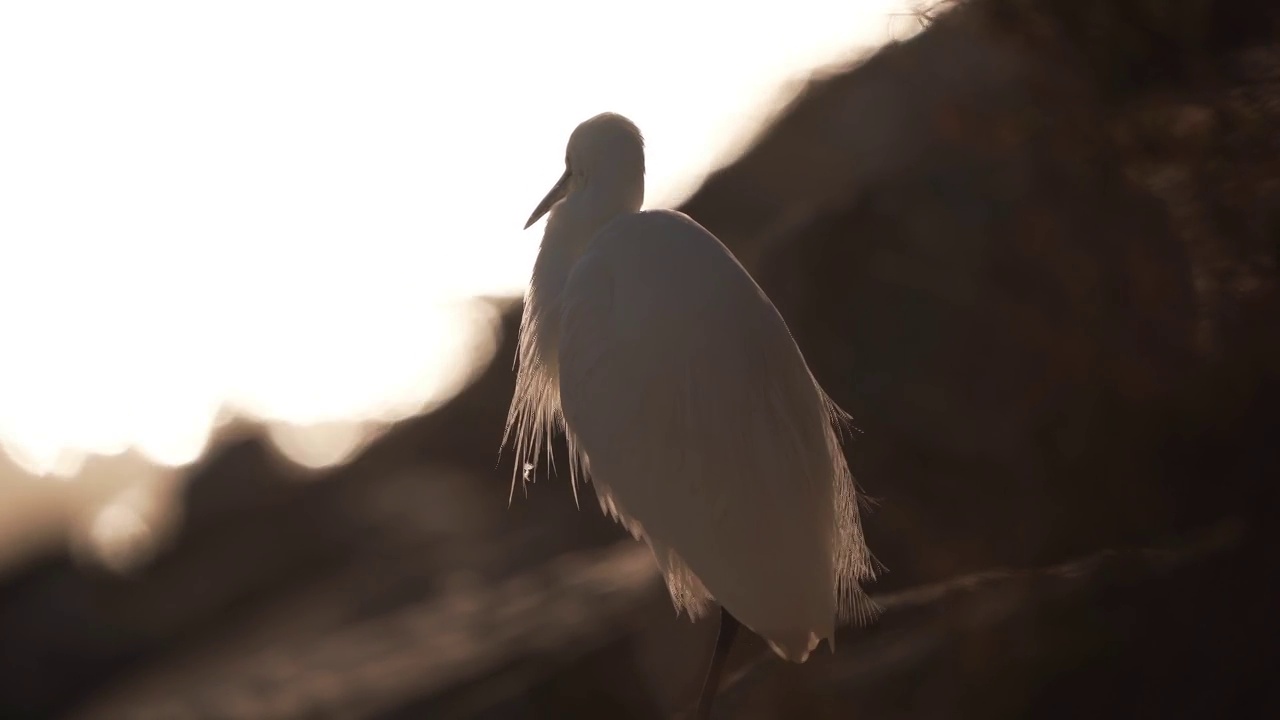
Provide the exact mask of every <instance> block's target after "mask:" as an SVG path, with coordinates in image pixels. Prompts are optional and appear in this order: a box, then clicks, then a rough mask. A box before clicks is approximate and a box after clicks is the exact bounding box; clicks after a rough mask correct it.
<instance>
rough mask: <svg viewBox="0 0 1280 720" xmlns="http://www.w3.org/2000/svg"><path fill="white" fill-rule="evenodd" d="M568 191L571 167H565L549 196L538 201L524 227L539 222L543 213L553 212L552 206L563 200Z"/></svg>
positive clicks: (526, 228) (527, 227) (526, 227)
mask: <svg viewBox="0 0 1280 720" xmlns="http://www.w3.org/2000/svg"><path fill="white" fill-rule="evenodd" d="M568 193H569V168H565V170H564V174H563V175H561V176H560V179H559V180H557V181H556V184H555V186H554V187H552V188H551V192H549V193H547V196H546V197H544V198H542V202H540V203H538V207H537V208H535V209H534V211H533V214H532V215H530V216H529V222H527V223H525V224H524V229H525V230H528V229H529V226H530V225H533V224H534V223H536V222H538V220H541V219H542V216H543V215H546V214H547V213H548V212H551V208H552V207H553V206H554V205H555V204H556V203H558V202H560V201H561V200H563V199H564V196H565V195H567V194H568Z"/></svg>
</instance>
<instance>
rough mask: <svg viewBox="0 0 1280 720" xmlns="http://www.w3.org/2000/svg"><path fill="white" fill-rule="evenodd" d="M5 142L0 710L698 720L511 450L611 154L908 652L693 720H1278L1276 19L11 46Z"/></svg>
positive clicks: (1, 120)
mask: <svg viewBox="0 0 1280 720" xmlns="http://www.w3.org/2000/svg"><path fill="white" fill-rule="evenodd" d="M0 98H3V102H2V103H0V248H3V256H0V718H6V719H7V718H64V717H65V718H84V719H90V718H93V719H97V718H104V719H105V718H121V719H126V718H128V719H131V718H157V719H162V718H245V719H249V718H252V719H257V718H320V717H323V718H371V719H372V718H377V719H379V720H381V719H384V718H385V719H390V718H566V717H610V718H614V717H616V718H668V717H671V716H672V715H673V714H674V713H677V712H680V711H682V710H683V709H684V708H685V706H686V704H687V703H688V702H690V701H691V700H692V698H693V696H694V694H695V693H696V690H697V688H698V685H699V684H700V682H701V679H702V678H701V673H702V670H703V667H704V664H705V662H706V660H707V658H708V657H709V653H710V649H711V642H712V638H713V636H714V632H715V623H714V622H699V623H696V624H691V623H689V622H688V621H687V619H685V618H677V617H675V614H674V612H673V610H672V608H671V605H670V602H669V600H668V599H667V598H666V595H665V590H664V588H663V586H662V584H661V582H660V581H659V579H658V578H657V576H656V573H655V571H654V569H653V567H652V561H651V558H650V557H649V555H648V553H647V551H646V550H645V549H644V548H643V546H640V545H638V544H637V543H634V542H633V541H631V540H630V539H629V538H628V537H627V536H626V535H625V533H624V532H623V531H622V530H621V529H620V528H618V527H616V526H614V525H613V524H612V523H611V522H609V521H608V520H606V519H605V518H604V517H603V516H601V515H600V513H598V512H596V510H595V507H594V504H593V503H590V502H586V503H584V508H583V510H582V511H578V510H577V509H576V508H575V506H574V503H573V501H572V496H571V494H570V492H569V488H568V487H566V485H567V478H562V477H551V478H543V479H542V480H543V481H542V482H539V483H536V484H533V485H531V486H529V487H528V488H527V491H526V492H523V493H521V492H517V493H516V495H515V498H514V500H513V502H511V504H510V506H508V493H509V491H510V488H511V485H510V483H511V478H512V467H511V459H510V457H509V456H503V457H501V458H499V454H498V445H499V442H500V439H501V436H502V426H503V421H504V419H505V414H506V408H507V404H508V403H509V401H510V396H511V390H512V386H513V382H514V373H513V371H512V368H511V362H512V359H513V357H514V340H515V338H514V336H515V332H516V329H517V326H518V317H519V303H520V296H521V293H522V292H523V289H524V285H525V283H526V281H527V278H528V274H529V271H530V269H531V265H532V261H533V257H534V255H535V253H536V251H537V242H538V233H539V232H540V226H539V227H535V228H534V229H531V230H529V231H528V232H525V233H521V231H520V227H521V225H523V222H524V220H525V218H527V216H528V213H529V212H530V211H531V210H532V208H533V205H535V204H536V203H537V201H538V200H539V199H540V198H541V197H542V195H543V194H544V193H545V192H546V190H547V188H549V187H550V185H551V184H552V183H553V182H554V181H555V179H556V178H557V177H558V176H559V174H560V172H561V171H562V169H563V153H564V144H565V142H566V140H567V138H568V134H569V132H570V131H571V130H572V129H573V127H574V126H575V125H576V124H577V123H578V122H580V121H581V120H583V119H585V118H587V117H589V116H591V115H593V114H595V113H597V112H600V111H603V110H614V111H617V112H621V113H623V114H626V115H628V116H629V117H631V118H632V119H633V120H635V121H636V123H637V124H638V125H639V126H640V128H641V129H642V130H643V131H644V133H645V136H646V140H647V143H648V196H647V198H646V205H647V206H649V207H677V208H679V209H681V210H683V211H684V212H687V213H689V214H690V215H691V216H693V217H694V218H695V219H697V220H698V221H700V222H701V223H703V224H704V225H706V226H707V227H708V228H709V229H711V230H712V231H713V232H715V233H716V234H717V235H718V236H719V237H720V238H721V239H722V240H723V241H724V242H725V243H726V245H728V246H729V247H730V249H731V250H733V252H734V253H735V254H736V255H737V256H738V257H739V259H740V260H741V261H742V262H743V263H744V265H745V266H746V267H747V268H748V269H749V270H750V271H751V272H752V274H753V275H754V276H755V277H756V279H757V281H758V282H760V284H761V285H762V286H763V287H764V288H765V290H766V291H767V292H768V293H769V294H770V295H771V297H772V298H773V299H774V301H775V303H776V304H777V305H778V307H779V309H780V310H781V311H782V313H783V315H784V317H786V319H787V321H788V323H789V325H790V326H791V329H792V331H793V334H794V335H795V336H796V339H797V341H798V342H799V344H800V345H801V347H802V349H803V350H804V352H805V354H806V357H807V358H808V359H809V362H810V365H811V366H812V368H813V370H814V372H815V374H816V375H817V376H818V378H819V380H820V381H821V382H822V384H823V385H824V386H825V387H826V388H827V390H828V391H829V392H830V393H831V395H832V396H833V397H834V399H835V400H836V401H837V402H838V403H839V404H841V405H842V406H843V407H844V408H846V409H847V410H848V411H849V412H850V413H851V414H852V415H853V417H854V422H855V424H856V425H857V426H858V428H859V429H860V430H861V432H860V433H859V434H858V435H857V436H856V437H855V439H854V441H853V442H852V443H851V444H850V446H849V448H848V454H849V457H850V461H851V464H852V466H853V468H854V471H855V475H856V476H857V477H858V480H859V482H860V483H861V484H862V485H863V486H864V487H865V488H866V490H867V492H868V494H869V495H870V496H871V497H872V498H873V499H874V502H875V507H874V509H873V511H872V512H871V513H870V514H869V515H868V516H867V517H866V518H865V523H866V526H867V528H866V529H867V533H868V536H869V542H870V544H871V546H872V549H873V551H874V552H875V553H876V554H877V556H878V557H879V559H880V560H881V561H882V562H883V563H884V564H885V565H886V568H887V569H886V572H885V573H884V574H883V576H882V577H881V579H880V580H879V582H878V583H877V584H876V586H875V587H874V588H872V592H873V593H874V594H876V595H877V597H879V598H880V599H881V601H882V603H883V604H884V606H885V608H886V614H885V616H884V618H883V619H882V621H881V622H880V623H878V624H877V625H876V626H874V627H871V628H864V629H853V628H851V629H846V630H843V631H842V632H841V635H840V640H839V643H838V650H839V651H838V652H837V653H836V654H834V655H832V654H828V653H825V652H820V653H818V654H816V655H815V657H814V658H813V659H811V660H810V662H808V663H806V664H805V665H802V666H791V665H785V664H783V663H781V662H778V661H776V660H773V659H771V658H770V657H769V656H768V655H767V651H766V650H765V649H764V647H763V644H762V643H760V642H759V641H757V640H754V639H752V640H750V641H747V642H743V643H742V644H741V646H740V647H738V648H737V649H736V650H735V651H734V654H733V657H732V659H731V663H730V666H731V673H730V678H729V682H728V686H727V687H726V688H725V690H724V693H723V696H722V698H721V705H720V707H719V709H718V710H719V713H720V715H721V716H722V717H734V718H782V717H814V718H844V717H851V716H856V717H867V718H949V717H1078V716H1081V715H1085V714H1089V715H1091V716H1095V715H1102V716H1108V717H1109V716H1112V715H1115V716H1117V717H1132V716H1134V715H1138V714H1140V715H1143V716H1155V717H1203V716H1209V715H1212V716H1214V717H1220V716H1224V715H1225V716H1231V717H1236V716H1240V717H1265V716H1273V715H1274V714H1275V713H1276V712H1277V711H1280V698H1278V697H1277V695H1278V694H1280V691H1277V690H1274V689H1272V686H1273V683H1272V682H1271V680H1272V678H1273V676H1274V672H1273V669H1274V668H1276V667H1280V663H1278V662H1277V661H1280V653H1278V652H1277V647H1280V645H1278V643H1280V620H1278V619H1277V618H1276V617H1275V615H1276V614H1275V612H1274V608H1275V603H1276V598H1277V595H1276V591H1277V589H1278V586H1280V582H1278V581H1280V574H1278V573H1277V559H1276V556H1275V555H1276V553H1275V550H1274V548H1275V540H1276V538H1275V537H1274V535H1275V531H1274V529H1273V526H1274V525H1275V523H1274V513H1275V511H1276V509H1277V507H1276V493H1275V492H1274V490H1273V487H1274V485H1275V482H1276V480H1277V470H1278V469H1280V462H1278V461H1280V446H1277V444H1276V440H1277V439H1278V438H1277V437H1276V436H1277V433H1276V427H1277V425H1276V421H1275V420H1273V415H1274V412H1273V411H1272V407H1274V405H1273V402H1274V400H1275V399H1276V394H1277V393H1276V387H1277V386H1276V381H1277V371H1278V370H1280V336H1278V335H1277V333H1276V331H1275V328H1276V321H1277V319H1280V315H1278V314H1277V310H1278V309H1280V308H1278V306H1277V302H1278V298H1277V295H1276V287H1277V285H1276V283H1277V279H1278V269H1277V265H1276V262H1277V255H1278V254H1280V21H1278V16H1277V11H1276V9H1274V8H1273V7H1272V3H1270V2H1265V1H1263V0H1170V1H1169V2H1161V3H1155V2H1147V1H1146V0H1107V1H1104V0H1070V1H1068V0H962V1H961V2H949V1H946V0H944V1H943V2H931V3H924V4H921V3H918V2H912V1H911V0H883V1H881V0H866V1H863V2H849V1H847V0H846V1H845V2H824V1H822V0H793V1H792V2H789V3H786V4H785V5H778V6H770V7H768V8H764V7H761V8H759V9H752V8H750V7H748V6H744V5H741V4H731V3H728V2H712V1H710V0H708V1H705V2H693V1H689V2H684V3H677V2H666V1H665V0H653V1H651V2H646V3H642V4H638V5H637V4H624V5H619V6H618V7H617V8H614V7H612V6H610V5H607V4H605V5H602V4H600V3H587V2H570V1H569V0H558V1H557V0H548V1H547V2H542V3H537V4H534V5H527V6H518V5H515V4H509V5H500V4H493V5H487V4H486V5H481V4H471V5H467V4H456V5H453V6H434V5H432V4H430V3H408V2H387V3H378V4H368V3H366V4H356V3H336V2H314V1H313V2H285V1H279V2H252V3H251V2H222V3H217V4H193V3H187V4H179V3H162V2H117V3H89V2H80V3H77V2H67V3H17V2H15V3H9V4H5V5H3V6H0ZM557 451H558V452H559V453H560V454H561V457H562V456H563V448H557Z"/></svg>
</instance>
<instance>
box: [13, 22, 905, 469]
mask: <svg viewBox="0 0 1280 720" xmlns="http://www.w3.org/2000/svg"><path fill="white" fill-rule="evenodd" d="M908 4H910V3H909V2H904V0H830V1H824V0H790V2H788V3H786V4H785V8H784V9H781V10H780V9H771V10H768V11H765V10H763V9H759V10H755V9H751V7H752V6H751V5H749V4H743V3H740V2H729V1H723V2H722V1H719V0H717V1H710V0H706V1H701V2H700V1H698V0H653V1H650V2H644V3H601V2H598V0H595V1H587V2H571V1H569V0H541V1H540V2H536V3H520V2H501V3H480V2H472V3H466V2H462V3H458V2H454V3H440V2H427V1H425V0H417V1H415V2H390V1H387V2H354V1H350V2H324V1H322V0H294V1H288V2H285V1H278V0H277V1H272V0H248V1H240V0H221V1H220V2H202V3H196V2H174V1H173V0H156V1H152V2H136V1H129V0H114V1H113V2H101V0H89V1H85V2H60V1H57V0H10V1H9V2H4V3H2V4H0V98H3V110H0V248H2V249H3V255H2V256H0V348H3V354H2V355H0V357H2V358H3V359H2V360H0V441H3V442H4V443H5V445H6V446H7V448H8V450H9V453H10V454H11V455H13V456H15V457H16V458H17V459H18V461H19V462H21V463H22V464H24V465H25V466H27V467H28V468H29V469H32V470H35V471H45V470H49V469H50V468H54V467H55V466H57V464H58V462H59V457H60V455H62V454H64V453H65V452H66V451H68V450H80V451H90V452H114V451H119V450H121V449H123V448H125V447H129V446H133V447H136V448H137V449H138V450H139V451H140V452H142V453H143V454H144V455H146V456H148V457H151V458H152V459H155V460H159V461H162V462H166V463H182V462H186V461H188V460H190V459H192V458H194V457H195V456H196V455H197V454H198V453H199V452H200V450H201V449H202V447H203V444H204V442H205V440H206V438H207V435H208V433H209V431H210V428H211V427H212V424H213V422H214V419H215V416H216V415H217V413H218V412H219V408H222V407H228V408H231V409H233V410H234V411H237V412H242V413H247V414H251V415H253V416H255V417H259V418H262V419H266V420H283V421H288V422H292V423H302V424H312V423H321V422H331V421H349V420H353V419H360V418H369V417H373V418H379V419H394V418H397V417H400V416H403V415H406V414H409V413H411V412H414V411H416V410H418V409H420V408H422V407H423V406H424V405H426V404H430V403H432V402H438V401H440V400H442V399H443V398H445V397H447V396H448V395H449V394H450V393H452V392H454V391H456V390H457V389H458V387H459V386H460V384H461V383H463V382H464V381H465V379H466V376H467V374H468V372H469V369H470V368H471V367H472V366H474V364H475V362H476V360H477V359H478V358H483V357H484V355H485V353H488V352H491V351H492V347H493V342H494V338H493V321H494V318H493V317H492V315H491V313H488V312H486V311H484V310H483V309H479V308H477V307H475V306H474V305H473V304H470V303H467V302H465V300H466V299H467V298H469V297H472V296H474V295H476V294H496V293H505V294H518V293H521V292H523V290H524V287H525V283H526V281H527V277H528V272H529V269H530V267H531V265H532V261H533V256H534V254H535V252H536V250H537V242H538V233H540V232H541V226H537V227H535V228H533V229H531V230H530V231H528V232H526V233H522V232H521V229H520V228H521V226H522V225H523V221H524V220H525V219H526V218H527V217H528V214H529V212H530V211H531V210H532V209H533V206H534V205H535V204H536V203H537V201H538V200H539V199H540V198H541V197H542V196H543V194H544V193H545V191H546V190H547V189H548V188H549V186H550V184H551V183H552V182H554V181H555V179H556V178H557V177H558V176H559V174H560V172H561V170H562V162H563V157H564V144H565V141H566V140H567V139H568V135H569V132H570V131H571V130H572V129H573V127H574V126H575V125H576V124H577V123H578V122H580V121H581V120H583V119H585V118H587V117H589V116H591V115H593V114H595V113H597V112H600V111H603V110H614V111H618V112H621V113H624V114H626V115H628V116H630V117H631V118H632V119H633V120H635V121H636V123H637V124H638V125H639V126H640V128H641V129H642V130H643V131H644V133H645V136H646V139H647V142H648V147H649V158H648V166H649V187H650V195H649V198H648V204H649V205H669V204H672V203H674V202H678V201H679V200H680V199H681V197H682V196H683V195H684V194H686V193H687V192H689V191H690V190H692V189H693V188H694V187H696V184H697V182H698V181H699V179H700V177H701V176H702V175H703V174H705V173H706V172H707V171H709V170H711V169H713V168H714V167H715V166H716V165H717V164H719V163H721V162H723V161H724V160H727V159H728V158H729V157H730V156H731V154H732V153H733V152H734V151H735V150H737V149H738V148H739V147H740V146H741V144H742V143H744V142H746V141H747V140H749V138H750V135H751V133H752V132H754V130H755V129H756V128H757V123H758V121H759V120H760V119H761V113H762V112H765V111H768V110H770V109H771V107H772V105H773V103H774V102H775V101H776V100H777V98H778V93H779V91H780V89H781V88H784V87H785V86H786V85H787V84H788V83H789V81H791V80H792V79H795V78H802V77H803V76H804V75H806V74H807V72H808V70H809V69H810V68H812V67H813V66H815V65H819V64H822V63H825V62H828V61H832V60H836V59H839V58H841V57H842V56H847V55H849V54H851V53H855V52H859V51H861V50H863V49H865V48H866V47H867V46H869V45H874V44H878V43H880V42H883V41H884V39H885V37H886V34H887V33H888V32H889V31H890V30H891V29H893V28H898V27H900V20H898V19H895V18H893V17H891V15H892V13H894V12H896V11H898V10H899V9H900V8H901V7H902V6H904V5H908ZM327 432H329V435H326V436H325V437H327V438H329V439H330V440H332V439H333V437H334V435H333V434H332V428H329V429H328V431H327ZM499 435H500V428H495V435H494V437H495V442H496V439H497V438H498V437H499ZM332 441H333V442H337V441H336V440H332ZM285 444H287V443H285ZM313 460H314V458H313Z"/></svg>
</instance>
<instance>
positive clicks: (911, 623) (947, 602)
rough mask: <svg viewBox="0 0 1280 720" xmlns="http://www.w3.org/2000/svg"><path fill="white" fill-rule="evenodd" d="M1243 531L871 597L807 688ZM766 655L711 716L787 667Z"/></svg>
mask: <svg viewBox="0 0 1280 720" xmlns="http://www.w3.org/2000/svg"><path fill="white" fill-rule="evenodd" d="M1244 534H1245V528H1244V526H1243V524H1242V523H1240V522H1238V521H1234V520H1227V521H1222V522H1219V523H1217V524H1215V525H1213V526H1211V527H1210V528H1208V529H1207V530H1205V531H1203V532H1202V533H1200V534H1198V535H1195V536H1193V537H1191V538H1190V539H1186V540H1182V541H1181V542H1177V543H1173V544H1169V545H1166V546H1161V547H1151V548H1139V549H1128V550H1103V551H1101V552H1098V553H1094V554H1092V555H1089V556H1086V557H1083V558H1079V559H1076V560H1072V561H1070V562H1066V563H1062V564H1059V565H1053V566H1050V567H1044V568H1035V569H1025V570H1015V569H999V570H989V571H985V572H979V573H974V574H971V575H965V576H963V577H957V578H953V579H950V580H945V581H942V582H938V583H933V584H929V585H925V586H921V587H915V588H910V589H907V590H902V591H900V592H894V593H889V594H885V595H881V596H878V597H876V602H877V604H878V605H879V606H880V608H881V610H882V613H883V614H882V616H881V617H880V619H879V620H878V621H877V623H876V624H875V625H873V626H872V627H869V628H866V629H856V628H855V629H848V630H845V631H842V632H841V633H840V634H841V635H842V636H843V637H841V638H840V648H839V652H838V653H837V654H835V655H833V656H830V657H827V658H821V660H819V657H820V655H821V653H819V654H817V655H815V657H814V660H819V663H815V664H821V665H823V666H824V667H823V672H821V673H818V674H816V675H820V678H821V679H820V680H819V681H818V683H817V684H816V686H815V688H814V690H815V692H817V693H822V692H824V689H825V691H826V692H836V691H838V692H840V693H841V694H845V693H850V692H857V691H858V690H859V689H863V688H865V686H868V685H870V684H873V683H876V682H878V681H880V680H882V679H884V678H886V676H889V675H892V674H893V673H895V672H897V671H901V670H904V669H907V668H909V667H910V666H912V665H914V664H917V663H919V662H921V661H922V660H923V659H924V658H925V657H927V656H928V655H930V654H932V653H934V652H937V651H938V650H939V649H940V648H941V646H942V645H943V644H944V642H945V641H946V640H947V639H948V637H949V635H950V634H951V633H952V632H953V631H973V630H979V629H984V628H990V627H991V626H995V625H997V624H999V623H1001V622H1003V621H1005V620H1007V619H1009V618H1010V616H1012V615H1013V614H1014V613H1015V612H1027V611H1034V608H1035V606H1044V605H1049V604H1052V603H1060V602H1064V601H1067V602H1070V601H1071V600H1076V599H1079V598H1080V597H1082V596H1084V595H1086V594H1092V593H1097V592H1098V591H1099V590H1100V589H1102V588H1104V587H1108V586H1119V585H1131V584H1139V583H1143V582H1145V581H1149V580H1152V579H1154V578H1158V577H1160V576H1164V575H1167V574H1169V573H1171V572H1174V571H1176V570H1179V569H1181V568H1184V567H1186V566H1188V565H1192V564H1196V563H1200V562H1205V561H1208V560H1210V559H1211V558H1213V557H1214V556H1217V555H1219V554H1221V553H1224V552H1226V551H1229V550H1231V549H1234V548H1236V547H1237V546H1239V544H1240V542H1241V540H1242V539H1243V537H1244ZM774 660H775V658H774V656H773V654H772V653H760V654H758V655H756V656H755V657H754V658H752V659H751V660H749V661H747V663H746V664H745V665H744V666H742V667H741V668H740V669H738V670H737V671H736V672H734V673H732V674H731V675H730V677H729V678H728V680H727V681H726V683H725V685H724V687H723V688H722V690H721V696H720V698H719V700H718V701H717V702H718V704H717V706H716V710H715V713H714V715H715V717H717V718H725V719H726V720H727V718H730V717H738V716H739V715H740V714H741V708H742V707H743V706H744V705H745V704H746V700H747V698H748V696H749V695H751V694H752V692H753V691H755V690H757V689H758V686H759V685H760V684H761V683H762V682H763V681H765V680H767V679H768V678H769V676H770V675H771V674H772V673H775V672H777V671H778V670H780V669H784V668H787V666H786V665H785V664H783V663H781V662H775V661H774Z"/></svg>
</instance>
